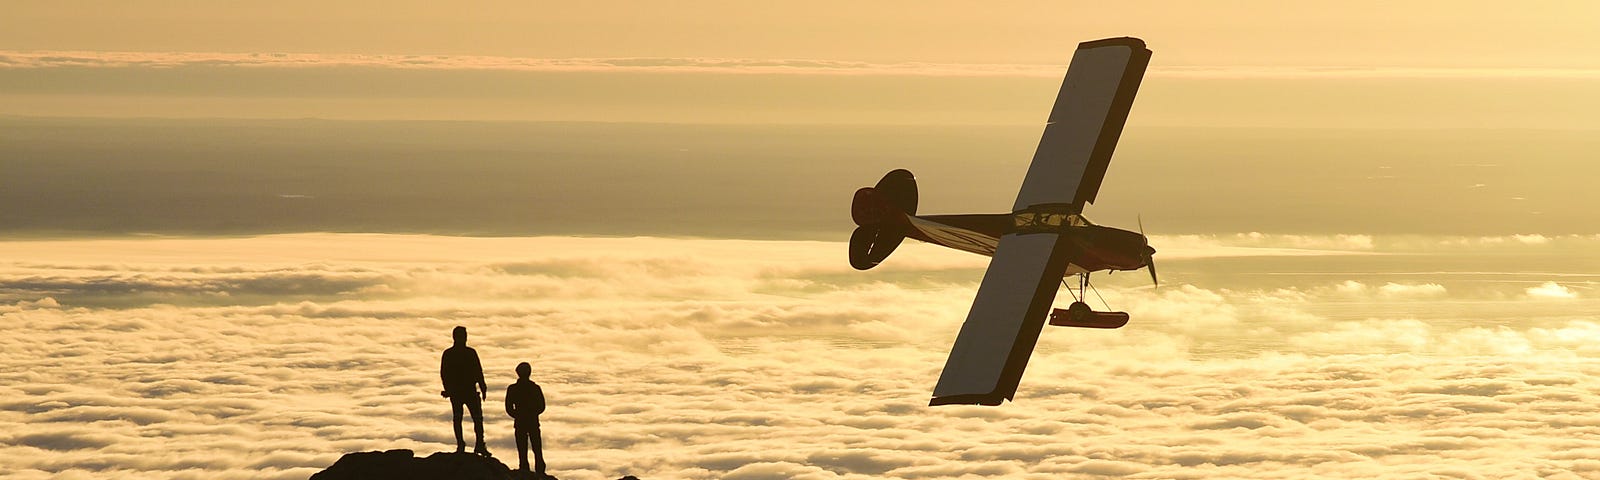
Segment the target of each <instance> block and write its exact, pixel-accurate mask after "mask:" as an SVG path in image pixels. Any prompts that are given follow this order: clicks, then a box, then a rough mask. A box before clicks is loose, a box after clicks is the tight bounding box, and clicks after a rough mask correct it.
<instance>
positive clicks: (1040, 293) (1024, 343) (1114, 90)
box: [929, 38, 1150, 405]
mask: <svg viewBox="0 0 1600 480" xmlns="http://www.w3.org/2000/svg"><path fill="white" fill-rule="evenodd" d="M1149 63H1150V51H1149V50H1147V49H1145V48H1144V42H1143V41H1140V40H1138V39H1134V38H1111V39H1105V40H1096V41H1092V42H1084V43H1082V44H1079V45H1078V51H1077V52H1076V53H1075V54H1073V56H1072V64H1071V65H1070V66H1069V67H1068V68H1067V77H1066V80H1065V81H1063V82H1062V85H1061V92H1060V94H1059V96H1057V97H1056V104H1055V106H1054V107H1053V108H1052V110H1051V111H1050V122H1049V123H1048V124H1047V125H1046V126H1045V131H1044V138H1043V139H1041V140H1040V141H1039V148H1038V150H1037V151H1036V152H1035V153H1034V156H1033V163H1032V164H1030V165H1029V167H1028V176H1027V177H1026V178H1025V179H1024V180H1023V182H1022V190H1021V191H1020V192H1018V193H1017V202H1016V205H1015V206H1014V207H1013V209H1012V210H1013V212H1014V214H1016V213H1020V212H1022V211H1024V210H1029V209H1035V208H1036V207H1046V208H1047V209H1049V210H1052V211H1056V212H1060V210H1061V209H1062V207H1066V208H1067V209H1069V210H1070V211H1069V212H1064V213H1073V214H1076V213H1080V212H1081V211H1082V209H1083V204H1084V203H1085V202H1093V201H1094V197H1095V194H1096V192H1098V191H1099V189H1100V180H1101V179H1102V178H1103V177H1104V176H1105V170H1106V165H1107V164H1108V163H1109V162H1110V161H1111V151H1112V149H1113V148H1115V147H1116V143H1117V137H1118V136H1119V135H1121V133H1122V125H1123V123H1125V122H1126V121H1127V118H1128V110H1129V108H1130V107H1131V106H1132V105H1133V96H1134V94H1135V93H1136V92H1137V91H1138V88H1139V82H1140V80H1141V79H1143V78H1144V69H1145V67H1146V66H1147V65H1148V64H1149ZM1018 218H1020V217H1018ZM1057 218H1059V217H1057ZM1062 238H1063V237H1062V235H1061V234H1060V232H1059V231H1052V230H1050V229H1048V228H1045V229H1039V230H1030V229H1021V230H1019V231H1017V232H1014V233H1009V234H1006V235H1003V236H1001V237H1000V241H999V243H998V245H997V246H996V247H995V251H994V258H993V259H992V260H990V261H989V269H988V270H987V271H985V272H984V274H983V283H981V284H980V285H979V286H978V295H977V298H975V299H973V301H972V310H970V311H969V312H968V313H967V320H966V322H965V323H962V324H961V333H960V334H959V335H957V336H956V341H955V345H954V346H953V347H951V349H950V357H949V358H948V359H947V360H946V361H945V365H944V371H943V372H941V373H940V374H939V383H938V384H937V385H935V386H934V389H933V399H932V401H930V402H929V404H930V405H947V404H979V405H999V404H1000V402H1001V401H1003V400H1006V399H1010V398H1012V397H1013V396H1015V395H1016V391H1017V384H1018V383H1019V382H1021V380H1022V371H1023V369H1025V368H1026V367H1027V365H1028V358H1029V357H1031V356H1032V355H1033V348H1034V345H1035V344H1037V343H1038V341H1039V333H1040V330H1042V329H1043V328H1044V322H1045V317H1046V316H1047V315H1048V313H1049V309H1050V305H1051V303H1052V302H1054V301H1055V296H1056V290H1057V288H1058V286H1059V284H1060V282H1061V279H1062V277H1063V276H1064V275H1065V274H1066V271H1067V268H1068V265H1069V263H1070V261H1071V259H1072V257H1073V256H1074V255H1076V252H1074V251H1072V250H1074V249H1073V247H1070V246H1069V244H1070V242H1068V241H1065V240H1063V239H1062Z"/></svg>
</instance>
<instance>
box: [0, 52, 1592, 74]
mask: <svg viewBox="0 0 1600 480" xmlns="http://www.w3.org/2000/svg"><path fill="white" fill-rule="evenodd" d="M186 67H248V68H306V67H368V68H399V69H428V70H505V71H529V72H611V73H721V74H762V75H791V74H792V75H915V76H984V77H989V76H1002V77H1060V76H1061V75H1062V69H1063V68H1064V67H1065V65H1057V64H1001V63H988V64H983V63H933V62H896V63H875V62H864V61H851V60H827V59H758V58H713V57H613V58H527V57H498V56H475V55H368V54H324V53H219V52H108V51H17V50H12V51H4V50H0V69H5V68H186ZM1148 75H1149V76H1152V77H1163V78H1187V79H1250V78H1260V79H1318V78H1323V79H1363V78H1409V79H1452V78H1503V79H1523V78H1567V79H1596V78H1600V69H1592V68H1529V67H1515V66H1508V67H1504V68H1418V67H1404V66H1252V65H1217V66H1165V65H1155V66H1152V67H1151V69H1150V71H1149V73H1148Z"/></svg>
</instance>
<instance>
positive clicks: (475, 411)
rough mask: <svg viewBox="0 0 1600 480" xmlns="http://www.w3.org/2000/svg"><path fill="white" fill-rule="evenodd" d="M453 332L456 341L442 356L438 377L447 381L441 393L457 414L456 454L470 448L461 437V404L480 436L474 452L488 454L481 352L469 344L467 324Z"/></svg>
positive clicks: (486, 393)
mask: <svg viewBox="0 0 1600 480" xmlns="http://www.w3.org/2000/svg"><path fill="white" fill-rule="evenodd" d="M450 333H451V334H453V335H455V338H456V344H455V346H453V347H450V348H447V349H445V351H444V355H443V356H441V357H440V358H439V380H440V381H442V382H444V391H443V392H439V394H440V395H444V396H446V397H449V398H450V411H451V413H452V414H454V415H455V416H454V419H453V421H454V426H455V431H456V453H461V452H464V451H466V450H467V442H466V440H465V439H462V438H461V407H462V406H466V407H467V409H468V410H471V411H472V431H473V433H476V434H477V435H478V443H477V444H476V445H475V446H473V447H472V452H473V453H477V454H480V455H488V454H489V448H488V447H487V446H485V445H484V444H483V402H482V401H483V400H488V399H489V384H487V383H484V382H483V363H481V362H479V361H478V351H477V350H473V349H472V347H468V346H467V327H456V329H455V330H453V331H451V332H450Z"/></svg>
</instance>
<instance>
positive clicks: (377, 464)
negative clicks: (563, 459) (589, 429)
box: [311, 450, 638, 480]
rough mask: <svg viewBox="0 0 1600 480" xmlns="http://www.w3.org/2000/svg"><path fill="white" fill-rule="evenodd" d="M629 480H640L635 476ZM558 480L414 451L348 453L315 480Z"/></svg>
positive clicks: (467, 456)
mask: <svg viewBox="0 0 1600 480" xmlns="http://www.w3.org/2000/svg"><path fill="white" fill-rule="evenodd" d="M623 478H625V479H632V480H638V479H635V478H633V477H632V476H628V477H623ZM380 479H381V480H556V477H553V476H550V475H544V476H538V475H536V474H534V473H532V472H520V471H515V470H512V469H510V468H508V467H506V465H505V464H504V463H500V461H499V460H496V459H494V458H493V457H485V456H481V455H475V454H471V453H445V452H438V453H435V454H432V455H428V456H427V457H426V458H417V456H416V454H414V453H412V452H411V451H410V450H389V451H387V452H359V453H347V454H345V455H344V456H343V457H340V458H339V461H337V462H334V463H333V466H330V467H328V468H327V469H326V470H323V471H321V472H317V473H316V474H313V475H311V480H380Z"/></svg>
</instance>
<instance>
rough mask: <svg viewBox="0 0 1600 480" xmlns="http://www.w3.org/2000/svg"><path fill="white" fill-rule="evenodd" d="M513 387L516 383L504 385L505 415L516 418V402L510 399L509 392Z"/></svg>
mask: <svg viewBox="0 0 1600 480" xmlns="http://www.w3.org/2000/svg"><path fill="white" fill-rule="evenodd" d="M515 388H517V386H516V385H512V386H509V387H506V415H510V416H511V418H517V404H516V403H513V402H512V401H511V392H512V389H515Z"/></svg>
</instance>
